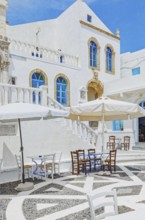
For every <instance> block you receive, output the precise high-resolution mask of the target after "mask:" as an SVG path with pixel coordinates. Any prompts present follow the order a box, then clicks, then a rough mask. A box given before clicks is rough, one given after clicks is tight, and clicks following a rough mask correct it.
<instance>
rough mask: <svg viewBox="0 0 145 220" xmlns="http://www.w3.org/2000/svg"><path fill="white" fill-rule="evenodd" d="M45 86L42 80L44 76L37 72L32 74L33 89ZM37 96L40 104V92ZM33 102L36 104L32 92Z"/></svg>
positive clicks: (34, 95)
mask: <svg viewBox="0 0 145 220" xmlns="http://www.w3.org/2000/svg"><path fill="white" fill-rule="evenodd" d="M44 84H45V80H44V76H43V75H42V74H41V73H39V72H35V73H33V74H32V87H34V88H39V87H40V86H42V85H44ZM38 96H39V103H40V102H41V100H40V99H41V97H40V92H39V94H38ZM33 102H34V103H35V102H36V94H35V93H34V92H33Z"/></svg>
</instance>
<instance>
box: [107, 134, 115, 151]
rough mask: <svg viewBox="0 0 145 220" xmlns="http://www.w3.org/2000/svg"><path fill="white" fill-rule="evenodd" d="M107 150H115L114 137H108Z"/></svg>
mask: <svg viewBox="0 0 145 220" xmlns="http://www.w3.org/2000/svg"><path fill="white" fill-rule="evenodd" d="M107 149H109V150H114V149H115V136H109V142H107Z"/></svg>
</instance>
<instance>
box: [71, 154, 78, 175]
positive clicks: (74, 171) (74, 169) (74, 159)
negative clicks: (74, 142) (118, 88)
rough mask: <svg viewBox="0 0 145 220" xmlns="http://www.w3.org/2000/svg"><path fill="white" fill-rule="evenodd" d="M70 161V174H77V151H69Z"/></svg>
mask: <svg viewBox="0 0 145 220" xmlns="http://www.w3.org/2000/svg"><path fill="white" fill-rule="evenodd" d="M71 161H72V175H79V165H78V163H79V162H78V153H77V151H71Z"/></svg>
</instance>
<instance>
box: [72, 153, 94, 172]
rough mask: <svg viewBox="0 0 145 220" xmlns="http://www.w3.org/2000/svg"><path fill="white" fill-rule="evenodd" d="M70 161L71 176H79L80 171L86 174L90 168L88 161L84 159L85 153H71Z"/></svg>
mask: <svg viewBox="0 0 145 220" xmlns="http://www.w3.org/2000/svg"><path fill="white" fill-rule="evenodd" d="M71 159H72V174H73V175H79V174H80V171H84V172H85V174H86V172H87V167H88V166H89V168H90V161H89V159H85V151H84V150H77V151H71Z"/></svg>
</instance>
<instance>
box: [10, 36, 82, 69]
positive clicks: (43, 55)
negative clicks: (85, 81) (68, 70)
mask: <svg viewBox="0 0 145 220" xmlns="http://www.w3.org/2000/svg"><path fill="white" fill-rule="evenodd" d="M9 41H10V46H9V48H10V53H15V52H17V53H20V55H24V56H29V57H33V58H36V59H38V58H39V59H43V60H45V61H46V62H53V63H57V64H60V65H66V66H70V67H74V68H78V66H79V59H78V57H76V56H73V55H69V54H66V53H63V52H60V51H58V50H52V49H48V48H42V47H40V48H38V47H36V46H35V45H31V44H29V43H25V42H20V41H16V40H12V39H9ZM61 56H63V57H64V59H63V62H62V61H61V59H60V57H61Z"/></svg>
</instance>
